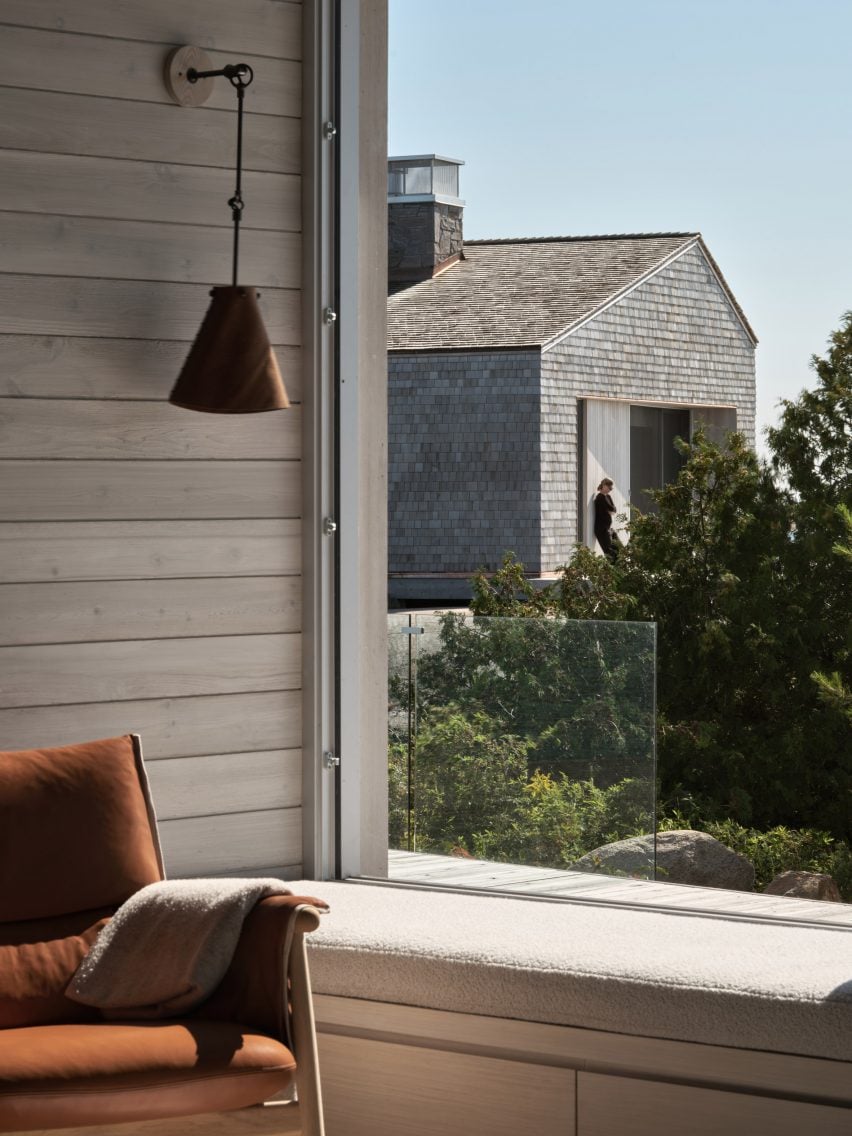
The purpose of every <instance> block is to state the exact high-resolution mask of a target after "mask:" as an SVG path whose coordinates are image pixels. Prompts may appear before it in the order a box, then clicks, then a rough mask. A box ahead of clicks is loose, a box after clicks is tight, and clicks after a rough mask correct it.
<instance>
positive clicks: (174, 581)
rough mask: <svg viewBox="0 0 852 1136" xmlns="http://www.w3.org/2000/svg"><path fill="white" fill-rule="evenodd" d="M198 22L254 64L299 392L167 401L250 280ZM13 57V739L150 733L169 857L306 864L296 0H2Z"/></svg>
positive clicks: (217, 91)
mask: <svg viewBox="0 0 852 1136" xmlns="http://www.w3.org/2000/svg"><path fill="white" fill-rule="evenodd" d="M186 43H190V44H195V45H197V46H199V47H202V48H203V49H204V50H206V51H208V52H209V53H210V56H211V59H212V61H213V65H214V66H216V67H221V66H223V65H224V64H225V63H227V62H234V61H237V60H240V61H245V62H247V63H249V64H250V65H251V66H252V68H253V69H254V73H255V80H254V82H253V84H252V85H251V87H250V88H249V90H248V91H247V94H246V123H245V140H244V178H243V196H244V198H245V202H246V204H245V211H244V214H243V235H242V240H241V258H240V264H241V269H240V280H241V282H243V283H246V284H250V285H254V286H256V287H258V288H259V289H260V291H261V301H260V303H261V309H262V312H263V316H264V320H265V322H266V326H267V330H268V332H269V335H270V339H271V341H272V343H273V345H274V347H275V350H276V354H277V356H278V360H279V364H280V366H281V370H282V373H283V375H284V379H285V383H286V385H287V388H288V393H289V395H290V398H291V401H292V402H293V403H294V405H293V407H292V408H291V410H290V411H287V412H283V413H280V414H265V415H247V416H226V415H204V414H194V413H192V412H191V411H186V410H181V409H178V408H176V407H171V406H169V405H168V403H167V402H166V399H167V397H168V393H169V390H170V389H171V386H172V384H173V383H174V380H175V378H176V377H177V374H178V372H179V370H180V367H181V365H182V363H183V360H184V358H185V357H186V353H187V351H188V350H189V346H190V344H191V342H192V340H193V339H194V337H195V335H196V333H197V331H198V328H199V326H200V324H201V320H202V318H203V316H204V312H205V310H206V308H207V305H208V303H209V292H210V288H211V286H213V285H216V284H225V283H228V282H229V281H230V257H231V223H230V210H229V209H228V206H227V200H228V198H229V197H230V196H231V195H232V193H233V190H234V170H233V161H234V152H235V142H236V113H235V111H236V98H235V95H234V92H233V89H232V87H231V86H230V84H228V83H227V81H226V80H220V81H218V82H217V83H216V84H215V85H214V91H213V95H212V97H211V98H210V100H209V101H208V103H207V104H206V105H205V106H203V107H199V108H192V109H188V108H182V107H177V106H175V105H174V104H173V103H172V102H171V100H170V98H169V96H168V94H167V92H166V89H165V86H164V84H163V80H162V74H163V64H164V61H165V59H166V56H167V55H168V53H169V51H170V50H171V49H172V48H173V47H176V46H178V45H181V44H186ZM0 67H2V70H3V75H4V79H3V83H4V114H3V115H2V116H0V149H2V150H3V153H2V155H0V246H2V248H3V259H2V264H1V265H0V360H2V365H0V486H1V487H2V491H0V749H17V748H24V747H28V746H51V745H59V744H64V743H70V742H81V741H85V740H87V739H90V738H99V737H109V736H112V735H115V734H119V733H126V732H130V731H133V732H138V733H140V734H141V735H142V741H143V748H144V751H145V755H146V758H147V760H148V762H149V771H150V779H151V783H152V786H153V791H154V799H155V805H156V808H157V812H158V816H159V818H160V825H161V835H162V840H163V845H164V849H165V856H166V868H167V871H168V873H169V875H171V876H181V875H205V874H212V873H227V874H230V875H235V874H237V875H238V874H242V873H245V874H258V873H263V872H265V871H278V872H288V873H291V874H298V872H299V870H300V869H299V865H300V863H301V858H302V852H301V839H302V838H301V801H302V785H301V692H300V687H301V681H302V672H303V667H302V642H301V634H300V632H301V563H302V543H301V519H300V513H301V498H302V486H301V454H302V447H301V429H302V427H301V412H300V407H299V402H300V399H301V392H302V383H301V348H300V343H301V302H300V290H301V283H302V268H301V264H302V250H301V228H302V225H301V194H302V185H301V131H302V126H301V113H302V112H301V105H302V66H301V4H300V3H297V2H291V0H241V3H240V4H239V5H236V6H235V5H233V4H231V3H226V2H225V0H146V2H145V3H144V4H140V3H137V2H136V0H75V3H74V4H71V5H69V4H67V3H65V2H64V0H36V2H33V0H6V2H4V4H3V5H2V9H0ZM270 865H272V866H274V868H270Z"/></svg>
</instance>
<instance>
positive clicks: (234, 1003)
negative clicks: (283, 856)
mask: <svg viewBox="0 0 852 1136" xmlns="http://www.w3.org/2000/svg"><path fill="white" fill-rule="evenodd" d="M326 909H327V908H326V904H325V903H324V902H323V901H322V900H320V899H314V898H313V897H310V896H297V895H273V896H269V897H268V898H267V899H262V900H261V901H260V902H259V903H258V904H256V905H255V907H254V908H253V909H252V910H251V911H250V912H249V914H248V916H247V917H246V919H245V922H244V923H243V929H242V933H241V935H240V938H239V942H238V943H237V949H236V951H235V952H234V957H233V959H232V960H231V964H230V966H229V967H228V970H227V971H226V972H225V976H224V978H223V979H222V981H221V982H220V983H219V985H218V987H217V988H216V990H214V992H213V994H211V996H210V997H209V998H208V999H207V1000H206V1001H205V1002H203V1003H202V1004H201V1005H200V1006H199V1007H198V1008H197V1009H195V1010H194V1011H193V1012H192V1014H191V1015H189V1016H190V1017H196V1018H207V1019H216V1020H217V1021H233V1022H239V1023H241V1024H242V1025H249V1026H254V1027H255V1028H256V1029H259V1030H262V1031H263V1032H264V1033H268V1034H271V1035H272V1036H273V1037H276V1038H278V1039H279V1040H280V1041H282V1042H284V1044H285V1045H287V1044H288V1027H287V1021H286V1016H285V1015H286V1007H287V1004H288V992H287V965H288V955H289V950H290V947H291V944H292V942H293V937H294V935H302V934H304V933H305V932H308V931H313V930H315V929H316V927H317V926H318V924H319V912H321V911H324V910H326Z"/></svg>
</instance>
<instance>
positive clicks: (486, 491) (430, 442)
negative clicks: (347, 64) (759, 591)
mask: <svg viewBox="0 0 852 1136" xmlns="http://www.w3.org/2000/svg"><path fill="white" fill-rule="evenodd" d="M459 165H460V163H458V162H456V161H453V160H452V159H444V158H438V157H436V156H434V155H425V156H418V157H414V158H402V159H391V162H390V166H389V183H388V185H389V195H388V202H389V278H390V289H389V291H390V295H389V300H388V351H389V359H388V372H389V424H390V432H389V508H390V514H389V571H390V576H391V581H390V594H391V597H392V598H395V599H399V600H402V601H416V600H424V601H426V600H435V601H437V600H444V599H450V598H453V597H455V598H462V597H463V596H465V595H466V594H467V591H466V585H465V582H464V577H466V576H467V575H468V574H469V573H470V572H471V571H473V570H475V569H476V568H478V567H480V566H482V565H484V566H486V567H489V568H494V567H497V566H498V564H499V562H500V559H501V558H502V555H503V552H504V551H505V550H507V549H511V550H513V551H514V552H515V553H516V554H517V555H518V557H519V558H520V559H521V560H522V561H523V563H524V564H525V566H526V568H527V569H528V571H530V572H532V573H533V574H535V575H547V574H548V573H551V572H553V571H555V570H556V569H557V568H558V566H559V565H560V564H563V563H564V562H565V561H566V560H567V559H568V558H569V557H570V555H571V552H572V549H573V547H574V545H575V544H577V543H581V542H586V543H588V544H589V545H590V546H593V545H594V536H593V533H592V510H591V502H592V499H593V496H594V491H595V488H596V486H597V485H598V482H599V481H600V479H601V477H603V476H609V477H611V478H612V479H613V480H614V481H615V492H614V497H615V501H616V504H617V505H618V507H619V510H624V509H626V508H627V506H628V504H630V505H633V506H637V507H639V508H641V509H643V510H646V509H648V508H649V507H652V504H651V502H650V499H649V498H648V497H647V496H646V495H645V492H644V491H645V490H647V489H649V488H656V487H659V486H661V485H663V484H665V483H666V482H667V481H669V480H670V479H671V478H672V477H673V476H674V475H675V473H676V471H677V465H678V460H679V459H678V454H677V452H676V450H675V449H674V445H673V441H674V438H675V437H678V436H680V437H689V436H690V435H691V433H692V432H693V430H694V429H695V427H696V425H697V424H698V423H699V422H702V423H704V424H705V426H706V427H707V429H708V432H709V433H710V434H711V435H713V434H715V435H716V436H718V437H722V436H723V434H724V431H725V430H729V429H733V428H736V429H738V430H740V431H742V432H743V433H744V434H745V435H746V437H747V438H748V439H750V440H751V441H752V442H753V441H754V428H755V424H754V414H755V371H754V349H755V345H756V342H757V340H756V338H755V335H754V333H753V331H752V329H751V328H750V326H749V323H748V320H747V319H746V317H745V315H744V314H743V312H742V310H741V308H740V306H739V304H738V303H737V301H736V299H735V298H734V296H733V294H732V293H731V291H730V289H729V288H728V285H727V284H726V282H725V280H724V278H723V276H722V274H721V272H720V271H719V268H718V267H717V265H716V263H715V261H714V260H713V258H712V256H711V255H710V252H709V250H708V249H707V247H706V245H705V244H704V241H703V240H702V237H701V235H700V233H652V234H632V235H624V236H601V237H555V238H532V239H518V240H479V241H464V242H463V241H462V232H461V223H462V205H463V202H461V201H460V200H459V198H458V196H457V193H458V167H459ZM433 191H434V192H433Z"/></svg>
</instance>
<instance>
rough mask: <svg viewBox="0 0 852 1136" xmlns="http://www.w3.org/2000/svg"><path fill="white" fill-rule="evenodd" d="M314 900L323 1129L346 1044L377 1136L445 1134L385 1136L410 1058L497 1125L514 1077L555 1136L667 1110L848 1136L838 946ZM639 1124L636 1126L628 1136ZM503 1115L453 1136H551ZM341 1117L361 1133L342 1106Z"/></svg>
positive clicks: (830, 941)
mask: <svg viewBox="0 0 852 1136" xmlns="http://www.w3.org/2000/svg"><path fill="white" fill-rule="evenodd" d="M292 886H293V887H294V888H295V889H296V890H297V891H310V890H311V888H313V889H314V890H316V889H317V888H318V887H319V885H318V884H311V883H309V882H301V883H298V884H293V885H292ZM670 886H672V887H675V886H676V885H670ZM322 889H323V895H324V896H325V897H326V899H327V901H328V903H329V904H330V905H331V913H330V914H329V915H328V916H327V917H326V918H325V919H324V920H323V924H322V927H321V929H320V931H319V933H318V934H317V935H316V936H314V939H313V941H312V943H311V947H310V965H311V974H312V983H313V989H314V993H315V996H316V1003H317V1019H318V1028H319V1031H320V1047H321V1054H322V1053H323V1052H324V1053H325V1056H324V1058H323V1060H324V1062H325V1064H324V1068H323V1077H324V1082H329V1083H328V1085H327V1092H329V1093H330V1106H329V1107H330V1108H331V1115H332V1116H333V1115H334V1109H335V1100H337V1099H339V1100H341V1101H342V1100H345V1099H349V1094H350V1093H351V1085H347V1086H344V1085H342V1084H340V1083H338V1080H337V1077H338V1069H342V1068H343V1060H342V1052H345V1054H346V1060H347V1061H349V1060H351V1059H352V1056H353V1053H352V1048H353V1046H356V1047H360V1048H359V1049H358V1052H361V1053H363V1055H364V1062H365V1066H364V1075H365V1076H367V1077H368V1080H369V1073H370V1070H371V1069H372V1070H373V1071H374V1072H373V1074H372V1075H373V1078H374V1080H375V1078H376V1077H378V1081H377V1082H376V1084H377V1085H378V1086H380V1087H377V1089H376V1093H377V1095H376V1109H377V1110H378V1113H379V1114H381V1115H385V1113H387V1115H388V1116H390V1117H391V1119H389V1120H388V1128H387V1131H388V1132H389V1133H391V1132H396V1131H397V1130H399V1131H401V1132H405V1133H412V1134H413V1133H419V1132H421V1130H422V1131H423V1132H424V1133H426V1132H430V1131H431V1132H436V1131H441V1132H442V1136H450V1134H451V1133H453V1132H455V1131H456V1130H457V1129H456V1128H454V1127H453V1126H452V1124H450V1123H449V1121H448V1120H447V1118H446V1117H444V1118H443V1119H442V1118H441V1117H440V1116H438V1117H436V1116H435V1115H432V1114H429V1119H428V1120H427V1119H425V1117H426V1116H427V1113H426V1112H424V1118H423V1119H422V1120H421V1121H420V1122H419V1123H420V1124H421V1125H422V1128H421V1127H418V1126H417V1123H415V1122H413V1121H412V1120H411V1118H410V1116H409V1118H408V1121H407V1123H406V1125H405V1126H404V1127H402V1128H399V1129H397V1128H394V1127H393V1125H394V1124H397V1123H398V1121H399V1119H400V1118H399V1117H397V1118H396V1119H395V1120H394V1119H393V1109H392V1107H391V1105H390V1104H388V1103H387V1102H389V1101H392V1100H393V1099H394V1093H402V1094H403V1095H404V1094H405V1093H410V1092H411V1091H413V1087H414V1082H415V1081H416V1080H417V1077H418V1076H419V1074H417V1073H416V1072H415V1071H414V1067H413V1066H412V1067H411V1068H409V1067H408V1066H407V1065H406V1061H408V1062H409V1063H410V1062H412V1061H414V1059H415V1053H414V1051H416V1057H417V1061H416V1067H417V1068H418V1069H422V1068H423V1067H424V1066H423V1062H425V1063H426V1066H430V1063H431V1064H432V1065H435V1068H436V1076H440V1078H441V1083H442V1084H444V1085H446V1084H447V1078H448V1077H449V1079H450V1083H452V1082H453V1078H455V1079H456V1080H457V1082H458V1086H459V1089H458V1093H459V1099H458V1100H456V1102H455V1103H456V1106H458V1107H462V1105H461V1104H460V1101H466V1102H467V1103H466V1105H465V1106H464V1107H467V1108H468V1109H470V1108H473V1107H474V1103H473V1102H474V1100H475V1099H478V1100H479V1101H480V1104H481V1105H482V1107H485V1103H484V1102H485V1100H486V1098H487V1099H488V1100H490V1101H491V1104H490V1105H489V1106H488V1107H489V1108H491V1109H492V1111H493V1110H494V1109H495V1108H496V1107H497V1106H496V1105H495V1104H494V1100H495V1098H494V1095H493V1094H494V1091H495V1090H494V1080H495V1077H496V1080H497V1081H501V1077H502V1076H504V1075H508V1073H507V1072H506V1071H507V1070H509V1069H510V1068H511V1079H512V1082H513V1083H514V1084H519V1083H521V1084H522V1083H523V1082H524V1078H527V1079H529V1078H530V1077H533V1082H534V1083H535V1084H537V1083H538V1082H535V1077H544V1083H543V1084H542V1085H539V1087H538V1088H534V1084H533V1082H531V1083H530V1085H529V1086H528V1087H529V1091H530V1092H535V1093H536V1094H537V1095H539V1096H541V1099H542V1100H550V1101H552V1102H556V1103H553V1106H552V1111H553V1116H554V1117H555V1118H556V1119H554V1120H553V1122H552V1123H553V1127H552V1130H553V1131H554V1132H560V1133H562V1134H563V1136H564V1134H565V1133H566V1132H577V1133H579V1134H581V1136H584V1134H585V1133H587V1132H601V1133H604V1132H607V1131H612V1132H625V1133H630V1132H635V1133H644V1132H645V1131H646V1130H647V1131H648V1132H652V1131H653V1132H655V1133H658V1132H659V1131H660V1130H661V1121H662V1120H663V1119H664V1118H665V1116H666V1115H668V1114H667V1112H666V1108H670V1110H671V1113H672V1116H673V1118H674V1117H676V1116H677V1115H678V1114H679V1112H680V1110H681V1109H682V1108H683V1107H685V1106H688V1107H689V1108H690V1109H692V1107H693V1105H694V1106H695V1107H698V1105H699V1104H700V1110H699V1111H700V1113H701V1115H702V1116H704V1117H705V1118H706V1117H709V1118H711V1119H710V1120H707V1124H710V1125H711V1126H710V1127H707V1128H706V1131H707V1132H708V1133H711V1132H717V1131H720V1130H722V1127H724V1128H725V1130H726V1132H727V1134H728V1136H733V1134H734V1133H738V1132H740V1131H742V1132H743V1133H746V1132H748V1133H749V1134H750V1136H753V1134H755V1133H760V1132H762V1131H764V1126H765V1130H766V1131H767V1132H769V1131H772V1132H773V1133H775V1134H776V1136H778V1134H779V1133H784V1132H787V1131H790V1132H791V1133H794V1132H801V1131H807V1130H813V1131H820V1132H821V1133H826V1134H827V1133H833V1132H835V1131H836V1132H849V1131H852V1112H850V1111H849V1109H850V1108H852V931H850V930H849V929H845V928H834V927H828V926H813V925H807V924H802V923H799V924H794V923H784V922H782V921H778V922H777V923H775V924H772V923H767V922H765V921H759V920H758V921H752V920H750V919H748V918H743V917H739V918H732V917H724V916H713V915H705V914H696V913H684V912H679V911H677V910H672V911H671V912H668V911H666V912H663V911H661V910H659V909H643V908H642V907H641V905H636V906H632V907H617V906H614V905H604V904H595V903H583V902H577V901H572V902H555V903H554V902H546V901H541V900H537V899H534V898H532V899H526V898H515V897H503V896H484V895H477V894H459V893H457V892H442V891H438V890H426V889H410V888H401V887H394V886H387V885H381V884H363V883H360V882H357V883H356V882H351V883H328V882H324V883H323V885H322ZM790 902H791V903H795V904H797V905H798V904H801V903H805V902H807V901H804V900H791V901H790ZM376 1047H378V1049H376ZM590 1054H591V1055H594V1056H590ZM338 1056H340V1058H341V1060H340V1061H338V1060H337V1058H338ZM442 1059H446V1062H447V1064H446V1067H444V1066H443V1065H442V1064H441V1060H442ZM469 1061H473V1062H474V1064H473V1065H466V1062H469ZM482 1061H485V1062H486V1063H487V1062H489V1061H490V1062H491V1064H486V1066H481V1065H480V1064H477V1063H476V1062H480V1063H481V1062H482ZM495 1061H496V1062H497V1067H494V1062H495ZM376 1062H378V1065H377V1064H376ZM507 1062H508V1063H509V1064H506V1063H507ZM503 1065H505V1070H506V1071H504V1072H503V1073H501V1072H500V1070H501V1069H502V1068H503ZM376 1069H381V1070H383V1073H377V1072H376V1071H375V1070H376ZM406 1069H408V1073H406ZM391 1071H392V1072H391ZM569 1071H570V1076H569ZM557 1073H558V1077H557V1081H554V1082H553V1083H551V1082H550V1081H549V1080H548V1077H554V1076H556V1075H557ZM533 1075H534V1076H533ZM383 1077H384V1080H383ZM519 1077H520V1079H521V1080H520V1082H519V1081H518V1078H519ZM406 1078H408V1080H406ZM646 1080H647V1081H653V1082H654V1084H655V1085H656V1087H655V1088H653V1089H649V1087H648V1084H646V1083H644V1082H645V1081H646ZM501 1083H502V1082H501ZM477 1085H479V1086H480V1087H479V1089H477V1087H476V1086H477ZM661 1085H664V1086H665V1091H663V1088H662V1087H661ZM488 1086H490V1087H488ZM686 1090H688V1091H689V1092H690V1093H692V1094H693V1095H692V1096H691V1097H690V1098H689V1101H685V1100H684V1099H682V1097H681V1095H680V1094H682V1092H684V1091H686ZM359 1091H361V1092H364V1091H366V1090H365V1089H364V1088H363V1085H362V1087H361V1089H360V1090H359ZM649 1092H650V1093H651V1095H652V1098H653V1099H652V1100H651V1101H648V1100H645V1098H644V1097H643V1096H642V1094H643V1093H644V1094H646V1095H647V1094H648V1093H649ZM696 1093H697V1094H698V1097H700V1096H701V1094H705V1095H706V1094H707V1093H710V1097H711V1098H712V1099H710V1100H704V1101H703V1103H701V1102H700V1101H699V1100H698V1098H696V1097H695V1094H696ZM338 1094H340V1095H339V1097H338ZM541 1094H543V1095H541ZM566 1094H567V1096H566ZM637 1094H638V1095H637ZM451 1095H452V1093H451ZM498 1097H499V1094H498ZM774 1097H777V1098H779V1099H770V1098H774ZM661 1098H664V1099H661ZM381 1101H385V1105H380V1102H381ZM643 1101H644V1104H643ZM583 1102H585V1103H583ZM746 1102H748V1107H746ZM781 1106H783V1108H782V1109H781V1112H779V1111H778V1109H779V1108H781ZM646 1107H647V1109H648V1110H650V1111H649V1112H648V1115H649V1117H651V1118H652V1121H653V1124H652V1126H651V1127H648V1128H647V1129H646V1128H645V1127H642V1126H641V1123H640V1121H639V1120H638V1119H637V1117H638V1116H639V1115H640V1114H642V1113H643V1109H645V1108H646ZM424 1108H425V1105H424ZM613 1109H615V1112H613ZM618 1109H621V1110H622V1111H621V1113H619V1112H618ZM726 1109H728V1111H727V1112H726V1111H725V1110H726ZM388 1110H389V1111H388ZM566 1110H567V1111H568V1112H570V1113H571V1114H572V1125H574V1126H573V1127H572V1126H570V1125H569V1126H568V1127H567V1128H566V1127H565V1126H564V1120H565V1113H566ZM720 1110H721V1111H720ZM732 1110H733V1111H732ZM802 1110H805V1111H804V1112H803V1111H802ZM808 1110H811V1111H808ZM813 1110H816V1111H813ZM451 1111H452V1110H451ZM497 1112H498V1113H499V1115H498V1116H497V1117H496V1118H495V1117H494V1116H489V1117H488V1118H487V1124H491V1125H492V1127H490V1128H489V1127H487V1126H486V1118H484V1117H480V1116H479V1113H475V1114H474V1115H473V1118H471V1116H468V1119H467V1121H466V1122H465V1124H466V1127H465V1126H462V1127H459V1128H458V1131H459V1132H465V1133H474V1134H475V1133H476V1132H477V1131H482V1132H486V1131H487V1132H492V1131H494V1132H502V1131H503V1128H502V1127H501V1123H502V1122H503V1120H505V1118H506V1117H509V1116H514V1120H512V1122H511V1124H509V1125H508V1127H507V1128H506V1131H507V1133H508V1132H514V1133H525V1132H529V1133H532V1132H536V1133H544V1132H549V1131H551V1128H550V1127H549V1126H548V1125H549V1123H550V1122H548V1121H547V1118H546V1117H542V1116H539V1118H538V1119H537V1120H536V1121H535V1123H530V1121H529V1117H528V1116H526V1119H524V1120H523V1123H522V1126H521V1127H518V1124H520V1123H521V1119H520V1117H519V1116H517V1115H516V1112H517V1106H515V1110H514V1111H513V1107H512V1104H511V1101H509V1100H506V1101H504V1102H503V1104H502V1105H500V1107H499V1108H498V1109H497ZM346 1115H347V1123H348V1124H349V1125H350V1127H349V1131H350V1132H352V1133H353V1134H354V1133H357V1132H359V1131H360V1129H359V1128H358V1127H357V1124H356V1125H355V1127H352V1124H353V1119H352V1111H351V1107H350V1108H349V1111H348V1112H347V1113H346ZM548 1115H549V1114H548ZM619 1116H621V1119H619ZM581 1117H585V1121H584V1122H583V1123H581V1122H580V1118H581ZM737 1117H748V1124H747V1126H745V1127H737V1124H738V1123H739V1121H738V1120H737ZM501 1118H502V1120H501ZM625 1118H627V1120H625ZM628 1121H629V1123H628ZM711 1121H712V1123H711ZM506 1123H507V1124H508V1121H506ZM649 1123H650V1122H649ZM703 1123H704V1121H701V1122H698V1121H696V1124H697V1127H691V1128H690V1133H700V1132H704V1131H705V1129H704V1128H702V1127H701V1124H703ZM745 1123H746V1122H745V1120H743V1121H742V1124H743V1125H745ZM370 1124H371V1125H372V1127H371V1128H370V1127H365V1128H364V1131H365V1133H366V1132H368V1131H373V1132H377V1133H382V1132H384V1131H385V1129H384V1128H383V1127H382V1123H381V1120H380V1119H378V1118H377V1116H376V1115H373V1116H371V1119H370ZM495 1124H496V1127H494V1125H495ZM625 1124H627V1126H626V1127H625V1126H624V1125H625ZM788 1124H789V1128H788V1127H787V1125H788ZM448 1125H449V1127H448ZM596 1125H597V1127H596ZM619 1125H620V1126H621V1127H619ZM662 1130H665V1125H664V1124H662Z"/></svg>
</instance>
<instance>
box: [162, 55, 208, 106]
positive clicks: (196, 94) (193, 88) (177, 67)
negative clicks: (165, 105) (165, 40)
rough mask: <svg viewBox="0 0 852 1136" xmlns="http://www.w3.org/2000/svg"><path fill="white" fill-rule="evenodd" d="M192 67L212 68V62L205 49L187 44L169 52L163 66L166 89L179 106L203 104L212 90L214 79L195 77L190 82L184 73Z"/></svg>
mask: <svg viewBox="0 0 852 1136" xmlns="http://www.w3.org/2000/svg"><path fill="white" fill-rule="evenodd" d="M192 67H194V68H195V70H196V71H213V70H214V67H213V62H212V60H211V59H210V56H209V55H208V54H207V53H206V52H205V51H202V50H201V48H200V47H191V46H189V45H188V44H187V45H186V46H184V47H176V48H175V49H174V51H171V52H169V55H168V57H167V58H166V63H165V66H164V68H163V79H164V80H165V84H166V90H167V91H168V92H169V94H170V95H171V97H172V98H173V99H174V101H175V102H176V103H179V104H180V105H181V106H203V104H204V103H206V102H207V100H208V99H209V98H210V95H211V94H212V92H213V84H214V82H215V79H197V80H196V81H195V82H194V83H190V81H189V79H187V77H186V73H187V71H189V70H190V68H192Z"/></svg>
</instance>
